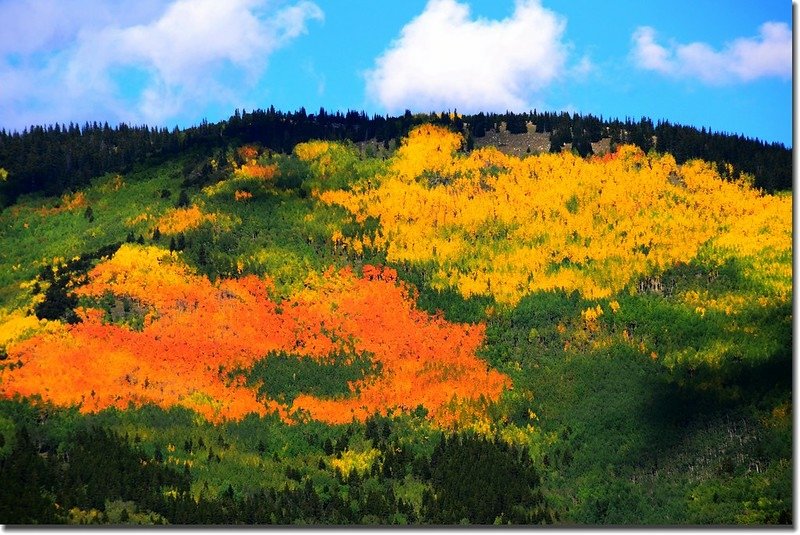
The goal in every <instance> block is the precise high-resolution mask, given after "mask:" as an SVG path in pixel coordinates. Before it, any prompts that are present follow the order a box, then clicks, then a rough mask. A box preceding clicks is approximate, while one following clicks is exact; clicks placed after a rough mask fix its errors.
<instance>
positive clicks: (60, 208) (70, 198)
mask: <svg viewBox="0 0 800 535" xmlns="http://www.w3.org/2000/svg"><path fill="white" fill-rule="evenodd" d="M87 205H88V203H87V202H86V195H85V194H84V193H83V192H82V191H79V192H77V193H73V194H69V193H65V194H64V195H62V196H61V202H60V203H59V204H58V205H57V206H54V207H53V208H39V209H37V210H36V212H37V213H38V214H39V215H42V216H49V215H54V214H60V213H62V212H71V211H72V210H77V209H79V208H85V207H86V206H87Z"/></svg>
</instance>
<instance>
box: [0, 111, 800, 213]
mask: <svg viewBox="0 0 800 535" xmlns="http://www.w3.org/2000/svg"><path fill="white" fill-rule="evenodd" d="M425 123H432V124H437V125H440V126H443V127H445V128H449V129H452V130H453V131H455V132H457V133H461V134H463V135H464V136H465V143H466V146H467V148H470V149H471V148H472V146H474V144H475V139H480V138H483V137H484V136H485V135H486V133H487V131H497V130H500V129H505V131H507V132H509V133H510V134H512V135H517V136H521V135H523V134H525V133H526V132H528V131H530V132H532V133H533V132H536V133H540V134H542V135H544V136H546V138H547V140H548V143H547V145H548V150H549V151H551V152H560V151H561V150H562V149H563V148H564V147H565V146H570V147H571V148H572V149H573V150H574V151H575V152H576V153H577V154H579V155H581V156H588V155H590V154H592V153H593V149H592V143H597V142H599V141H601V140H606V141H608V142H609V144H610V146H611V149H612V151H613V150H614V148H615V147H616V146H617V145H619V144H632V145H636V146H637V147H639V148H640V149H642V150H643V151H644V152H649V151H650V150H652V149H655V150H656V151H658V152H661V153H665V152H669V153H670V154H672V155H673V156H674V157H675V159H676V161H677V162H678V163H684V162H686V161H688V160H691V159H696V158H699V159H703V160H706V161H708V162H713V163H715V164H716V165H717V170H718V171H719V172H720V173H721V174H722V175H723V176H724V177H726V178H731V179H737V178H738V177H739V175H740V174H741V173H746V174H748V175H751V176H752V177H753V180H754V185H755V186H756V187H758V188H761V189H764V190H767V191H770V192H772V191H776V190H787V189H791V187H792V156H791V150H790V149H787V148H786V147H784V146H783V145H782V144H778V143H771V144H769V143H765V142H762V141H759V140H756V139H749V138H745V137H743V136H740V135H731V134H725V133H718V132H711V131H707V130H706V129H705V128H703V129H700V130H698V129H697V128H694V127H688V126H682V125H673V124H671V123H670V122H668V121H659V122H658V123H657V124H655V125H654V124H653V121H652V120H650V119H648V118H644V117H643V118H641V119H640V120H638V121H636V120H632V119H625V120H624V121H621V120H618V119H603V118H602V117H600V118H598V117H595V116H593V115H578V114H572V115H570V114H568V113H560V114H556V113H550V112H544V113H540V112H536V111H532V112H530V113H523V114H514V113H510V112H508V113H505V114H502V115H498V114H484V113H480V114H477V115H460V114H458V113H457V112H456V113H431V114H428V115H421V114H418V115H412V114H411V113H410V112H406V114H405V115H403V116H399V117H390V116H386V117H384V116H380V115H375V116H373V117H368V116H367V115H366V114H365V113H364V112H355V111H349V112H347V113H346V114H342V113H340V112H336V113H329V112H326V111H325V110H324V109H320V110H319V112H318V113H316V114H313V113H311V114H309V113H307V112H306V111H305V110H304V109H300V110H299V111H297V112H294V113H292V112H289V113H284V112H280V111H276V110H275V109H274V108H270V109H269V110H254V111H252V112H249V113H248V112H242V113H240V112H239V110H236V113H235V114H234V115H233V116H231V117H230V119H228V120H227V121H221V122H219V123H213V124H209V123H207V122H203V123H202V124H201V125H199V126H196V127H192V128H187V129H184V130H179V129H177V128H175V129H173V130H171V131H170V130H168V129H166V128H151V127H147V126H133V125H125V124H123V125H118V126H115V127H113V128H112V127H111V126H109V125H108V124H107V123H105V124H102V125H101V124H98V123H92V124H89V123H85V124H83V125H76V124H69V125H59V124H55V125H50V126H31V128H30V129H26V130H24V131H23V132H6V131H5V130H2V131H0V168H2V169H4V170H5V171H6V172H7V174H6V175H4V178H3V180H2V181H0V205H3V206H6V205H9V204H11V203H13V202H14V201H15V199H16V198H17V197H18V196H19V195H21V194H25V193H33V192H42V193H45V194H48V195H60V194H62V193H64V192H65V191H74V190H75V189H77V188H82V187H85V186H87V185H88V184H89V181H90V180H91V179H92V178H93V177H96V176H99V175H102V174H104V173H127V172H130V171H132V170H133V169H134V168H135V167H137V166H138V167H141V166H142V165H154V164H158V163H163V162H164V161H165V160H166V159H168V158H172V157H175V156H177V155H179V154H184V153H185V152H186V151H187V150H192V149H195V150H199V151H200V152H203V153H205V152H208V151H209V150H211V149H219V150H220V151H221V152H222V153H224V152H225V151H227V150H229V149H232V148H235V147H236V146H238V145H240V144H242V143H258V144H259V145H261V146H263V147H264V148H268V149H270V150H272V151H276V152H282V153H291V151H292V149H293V147H294V146H295V145H296V144H297V143H301V142H306V141H309V140H313V139H327V140H335V141H352V142H354V143H361V142H367V141H373V142H375V143H377V145H378V146H379V147H383V148H385V149H387V150H388V149H389V147H390V146H392V147H394V146H395V145H396V143H397V142H398V141H399V139H400V138H402V137H403V136H405V135H406V134H407V133H408V132H409V130H410V129H411V128H414V127H416V126H419V125H421V124H425ZM193 171H194V174H202V173H208V172H209V170H208V169H204V168H203V167H202V165H201V166H199V167H197V168H196V169H194V170H193Z"/></svg>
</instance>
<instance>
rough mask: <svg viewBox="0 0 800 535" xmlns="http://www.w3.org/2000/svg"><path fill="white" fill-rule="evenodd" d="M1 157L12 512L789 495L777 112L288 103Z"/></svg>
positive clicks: (13, 146)
mask: <svg viewBox="0 0 800 535" xmlns="http://www.w3.org/2000/svg"><path fill="white" fill-rule="evenodd" d="M501 123H502V125H501ZM534 125H535V126H534ZM495 127H496V128H498V129H500V128H503V129H505V130H506V131H509V132H511V133H512V135H523V132H522V129H523V127H524V128H525V129H526V131H528V129H530V130H531V133H532V132H533V131H538V130H540V131H541V133H550V136H551V138H550V139H551V143H552V145H553V146H552V151H547V152H543V153H535V152H532V153H530V154H525V155H522V156H516V155H512V154H508V153H504V152H502V151H501V150H499V149H497V148H492V147H483V148H475V143H474V140H475V138H476V137H480V136H481V135H484V134H485V133H486V131H487V130H488V129H494V128H495ZM603 137H608V138H609V140H610V146H611V148H612V150H611V151H610V152H607V153H603V154H597V155H594V154H591V153H590V152H589V151H586V150H585V149H586V146H587V144H588V146H589V149H590V150H591V144H590V143H591V142H596V141H598V140H599V139H601V138H603ZM564 143H570V144H571V146H572V149H573V150H571V151H570V150H561V148H562V145H563V144H564ZM701 157H703V158H707V159H708V161H707V160H703V159H700V158H701ZM0 167H2V168H4V169H6V170H7V177H6V178H5V180H4V182H3V183H2V188H3V189H2V194H3V202H4V204H5V205H6V206H5V208H3V210H2V212H0V482H2V484H0V522H2V523H7V524H17V523H74V524H80V523H91V524H109V523H110V524H128V523H137V524H165V523H170V524H264V523H267V524H313V525H320V524H322V525H327V524H373V525H374V524H379V525H385V524H447V525H452V524H462V523H470V524H483V525H485V524H507V523H512V524H540V523H544V524H559V525H574V524H579V525H596V524H611V525H621V524H625V525H693V524H703V525H734V524H751V525H752V524H754V525H764V524H791V523H792V521H793V517H792V477H793V468H792V418H793V416H792V377H791V372H792V348H791V346H792V296H793V284H792V202H793V201H792V196H791V192H787V191H779V190H785V189H788V188H790V186H791V152H790V151H789V150H787V149H786V148H785V147H783V146H777V145H766V144H764V143H761V142H758V141H754V140H744V139H741V138H737V137H735V136H726V135H722V134H709V133H707V132H702V131H701V132H698V131H697V130H695V129H688V128H685V127H676V126H673V125H670V124H668V123H660V124H658V125H656V126H654V125H653V124H652V122H649V121H647V120H642V121H640V122H638V123H636V122H631V121H628V122H625V123H622V122H618V121H602V120H600V119H595V118H592V117H579V116H569V115H551V114H526V115H513V114H507V115H505V116H491V117H487V116H484V115H479V116H472V117H462V116H459V115H457V114H451V115H448V114H441V115H437V116H412V115H411V114H406V115H405V116H404V117H399V118H382V117H373V118H367V117H366V116H365V115H363V114H357V113H350V114H347V115H341V114H335V115H331V114H327V113H324V111H320V113H319V114H317V115H307V114H306V113H305V112H304V111H301V112H299V113H297V114H283V113H280V112H276V111H275V110H269V111H266V112H261V111H258V112H253V113H244V114H242V113H239V112H237V113H236V114H235V115H234V116H233V117H232V118H231V119H230V120H229V121H225V122H222V123H219V124H213V125H212V124H204V125H201V126H200V127H197V128H193V129H188V130H184V131H178V130H176V131H173V132H170V131H167V130H152V129H148V128H128V127H117V128H113V129H112V128H110V127H106V126H99V125H98V126H95V125H87V126H85V127H81V128H79V127H76V126H74V125H73V126H70V127H67V128H66V129H63V128H61V127H57V128H48V129H44V128H34V129H32V130H31V131H29V132H26V133H23V134H17V133H14V134H8V133H3V134H0Z"/></svg>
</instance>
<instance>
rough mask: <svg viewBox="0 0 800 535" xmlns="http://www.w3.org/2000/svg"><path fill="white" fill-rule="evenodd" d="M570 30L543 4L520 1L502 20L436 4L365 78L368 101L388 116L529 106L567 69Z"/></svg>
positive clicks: (442, 1)
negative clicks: (566, 41)
mask: <svg viewBox="0 0 800 535" xmlns="http://www.w3.org/2000/svg"><path fill="white" fill-rule="evenodd" d="M565 26H566V22H565V20H564V19H563V18H562V17H560V16H559V15H557V14H556V13H554V12H552V11H549V10H547V9H545V8H543V7H542V5H541V3H540V2H539V1H538V0H517V2H516V4H515V9H514V12H513V14H512V15H511V16H510V17H508V18H506V19H503V20H488V19H484V18H477V19H473V18H472V17H471V14H470V10H469V7H468V6H467V5H466V4H463V3H460V2H458V1H457V0H430V1H429V2H428V4H427V5H426V7H425V9H424V10H423V12H422V13H421V14H420V15H419V16H417V17H416V18H415V19H413V20H412V21H411V22H409V23H408V24H407V25H406V26H405V27H404V28H403V29H402V31H401V33H400V36H399V37H398V38H397V39H396V40H395V41H394V42H393V43H392V44H391V45H390V46H389V48H388V49H387V50H386V51H385V52H384V53H383V54H382V55H381V56H379V57H378V58H377V59H376V61H375V66H374V68H373V69H372V70H370V71H368V72H367V73H366V83H367V94H368V97H369V98H370V99H372V100H373V101H375V102H377V103H379V104H380V105H381V106H383V107H384V108H385V109H387V110H388V111H390V112H401V111H402V110H404V109H406V108H408V109H413V110H415V111H431V110H443V109H452V108H454V107H455V108H457V109H459V110H460V111H465V112H473V111H481V110H485V111H488V110H505V109H510V110H521V109H527V107H528V103H529V98H530V97H531V95H532V94H534V93H537V92H539V91H540V90H542V89H543V88H545V87H546V86H548V85H549V84H550V83H552V82H553V81H554V80H555V79H556V78H558V77H559V76H561V75H562V74H563V73H564V71H565V63H566V57H567V46H566V45H565V44H564V43H563V42H562V36H563V33H564V29H565Z"/></svg>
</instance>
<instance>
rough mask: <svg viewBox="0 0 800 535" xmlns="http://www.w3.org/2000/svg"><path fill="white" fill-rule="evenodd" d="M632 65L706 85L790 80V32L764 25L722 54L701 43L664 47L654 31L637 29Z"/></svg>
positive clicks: (783, 26)
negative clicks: (692, 79) (694, 79)
mask: <svg viewBox="0 0 800 535" xmlns="http://www.w3.org/2000/svg"><path fill="white" fill-rule="evenodd" d="M632 41H633V45H634V46H633V51H632V57H633V60H634V63H635V64H636V65H637V66H638V67H640V68H642V69H645V70H650V71H655V72H658V73H661V74H664V75H668V76H673V77H676V78H696V79H698V80H700V81H702V82H703V83H706V84H725V83H732V82H749V81H751V80H756V79H758V78H766V77H777V78H784V79H787V80H788V79H791V76H792V31H791V30H790V29H789V26H788V25H787V24H786V23H783V22H780V23H779V22H767V23H765V24H762V25H761V27H760V28H759V35H758V37H749V38H739V39H736V40H735V41H733V42H731V43H728V44H727V45H725V47H724V48H723V49H722V50H715V49H714V48H712V47H711V46H710V45H708V44H706V43H702V42H696V43H689V44H672V45H670V46H669V47H666V46H663V45H661V44H659V43H658V42H657V41H656V31H655V30H654V29H653V28H651V27H649V26H642V27H640V28H638V29H637V30H636V31H635V32H634V33H633V36H632Z"/></svg>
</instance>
